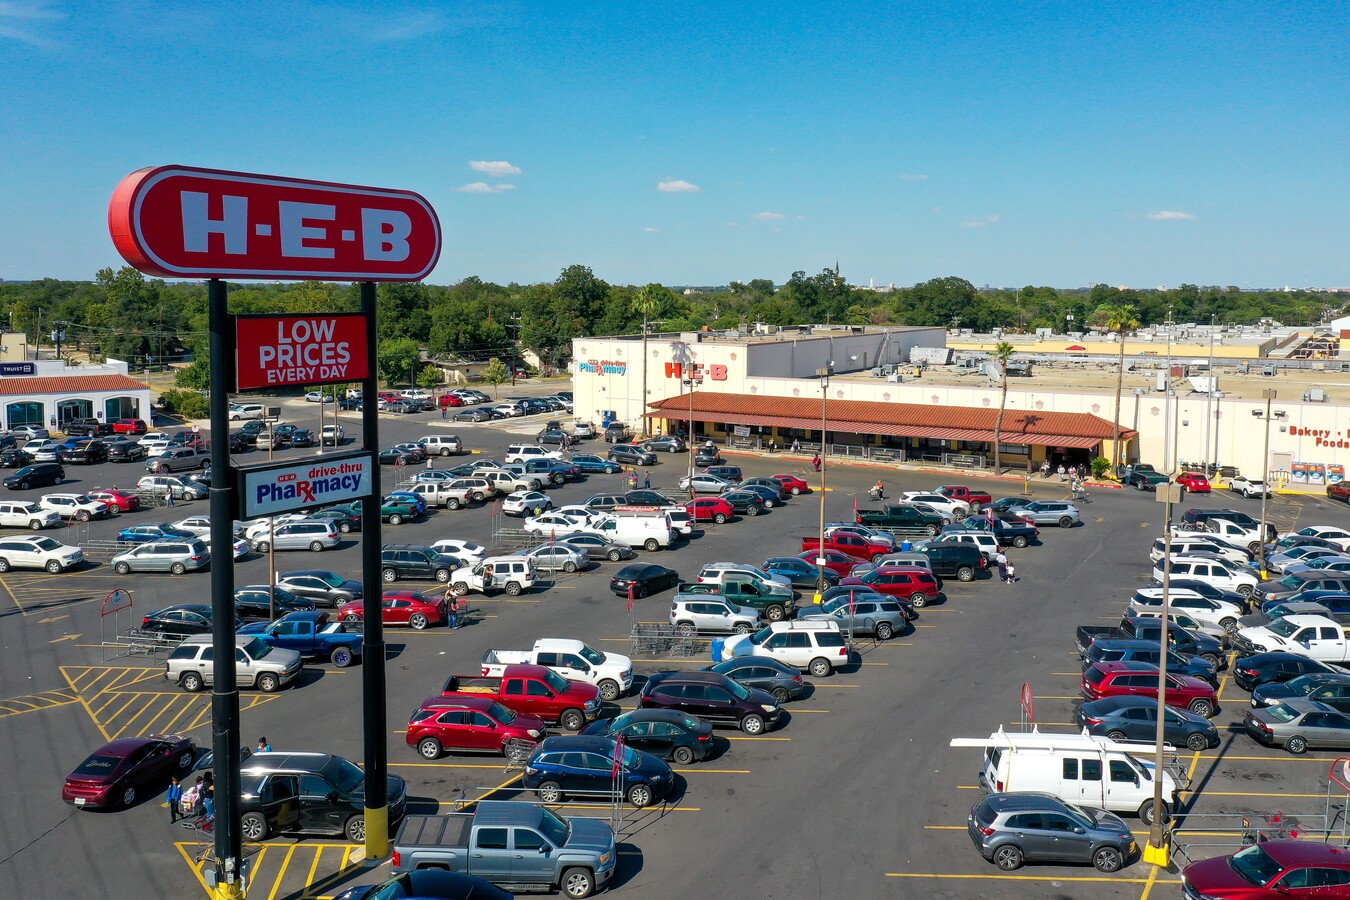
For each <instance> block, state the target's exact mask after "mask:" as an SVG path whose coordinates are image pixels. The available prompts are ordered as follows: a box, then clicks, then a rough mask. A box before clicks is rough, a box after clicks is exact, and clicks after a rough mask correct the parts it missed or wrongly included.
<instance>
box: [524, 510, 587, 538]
mask: <svg viewBox="0 0 1350 900" xmlns="http://www.w3.org/2000/svg"><path fill="white" fill-rule="evenodd" d="M589 524H590V523H588V522H587V521H586V520H585V519H578V518H576V517H575V516H564V515H562V514H560V513H544V514H543V515H542V516H535V517H534V518H532V519H526V520H525V530H526V531H528V532H530V533H531V534H544V535H563V534H571V533H572V532H574V531H583V530H585V529H586V527H587V526H588V525H589Z"/></svg>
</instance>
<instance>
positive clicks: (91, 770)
mask: <svg viewBox="0 0 1350 900" xmlns="http://www.w3.org/2000/svg"><path fill="white" fill-rule="evenodd" d="M121 762H122V760H121V759H119V758H118V757H116V756H103V755H100V754H98V753H95V754H94V755H93V756H91V757H89V758H88V759H86V760H85V761H84V762H82V763H80V767H79V768H78V769H76V770H75V771H74V772H72V773H71V774H72V775H84V776H86V777H90V776H95V775H111V774H112V773H113V771H114V770H116V769H117V767H118V765H120V764H121Z"/></svg>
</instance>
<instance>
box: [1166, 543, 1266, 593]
mask: <svg viewBox="0 0 1350 900" xmlns="http://www.w3.org/2000/svg"><path fill="white" fill-rule="evenodd" d="M1171 560H1172V578H1174V579H1175V578H1194V579H1195V580H1196V581H1203V582H1204V583H1205V584H1208V585H1211V586H1213V587H1216V588H1218V589H1219V590H1221V591H1237V592H1238V593H1239V594H1241V595H1242V596H1244V597H1250V596H1251V595H1252V592H1253V591H1255V590H1256V585H1257V583H1258V582H1259V581H1260V579H1259V578H1257V576H1256V573H1255V572H1253V571H1251V570H1249V569H1248V568H1247V567H1245V566H1234V565H1233V564H1231V563H1229V562H1226V561H1224V560H1222V559H1219V558H1218V557H1208V556H1187V555H1186V554H1184V553H1183V554H1180V555H1178V556H1173V557H1171ZM1165 562H1166V560H1163V559H1160V560H1158V561H1157V562H1155V563H1154V564H1153V581H1154V583H1155V584H1162V583H1163V565H1164V563H1165Z"/></svg>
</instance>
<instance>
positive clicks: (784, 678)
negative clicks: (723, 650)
mask: <svg viewBox="0 0 1350 900" xmlns="http://www.w3.org/2000/svg"><path fill="white" fill-rule="evenodd" d="M703 671H705V672H716V673H718V674H719V675H725V676H727V677H728V678H730V679H732V680H733V681H736V682H738V683H740V684H742V685H744V686H745V687H748V688H758V689H759V690H761V691H767V692H768V693H770V694H772V695H773V699H775V700H777V701H778V702H779V703H786V702H788V701H789V700H797V699H799V698H801V697H802V696H804V695H805V694H806V682H805V681H803V680H802V672H801V669H796V668H793V667H792V666H789V665H787V664H786V663H781V662H779V661H778V660H776V659H774V658H772V657H769V656H739V657H736V658H735V659H726V660H723V661H722V662H720V663H714V664H713V665H711V666H704V667H703Z"/></svg>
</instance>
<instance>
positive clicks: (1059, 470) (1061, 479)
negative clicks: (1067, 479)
mask: <svg viewBox="0 0 1350 900" xmlns="http://www.w3.org/2000/svg"><path fill="white" fill-rule="evenodd" d="M1055 471H1056V472H1058V473H1059V480H1060V482H1061V483H1062V482H1063V481H1064V463H1060V464H1059V468H1058V469H1056V470H1055Z"/></svg>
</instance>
